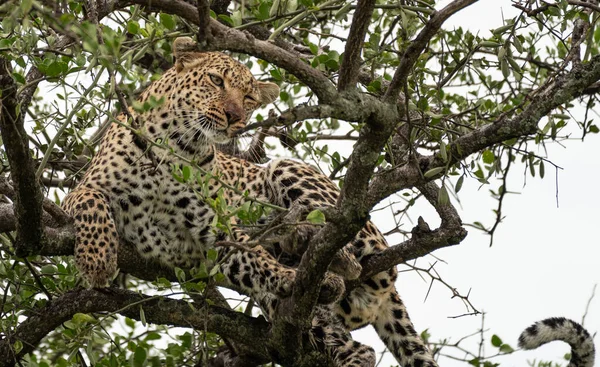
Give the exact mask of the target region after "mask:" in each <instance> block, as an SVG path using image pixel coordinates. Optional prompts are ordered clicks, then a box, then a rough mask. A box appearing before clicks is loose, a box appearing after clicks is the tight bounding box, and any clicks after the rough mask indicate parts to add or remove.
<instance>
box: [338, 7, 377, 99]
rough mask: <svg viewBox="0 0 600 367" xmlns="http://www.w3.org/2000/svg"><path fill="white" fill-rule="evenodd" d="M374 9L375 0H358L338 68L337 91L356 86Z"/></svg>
mask: <svg viewBox="0 0 600 367" xmlns="http://www.w3.org/2000/svg"><path fill="white" fill-rule="evenodd" d="M374 9H375V0H359V1H358V4H357V6H356V10H355V11H354V15H353V16H352V24H351V25H350V33H349V34H348V40H347V42H346V48H345V49H344V59H343V61H342V65H341V67H340V77H339V79H338V90H340V91H343V90H346V89H348V88H352V87H354V86H356V82H357V80H358V70H359V69H360V63H361V58H360V54H361V51H362V46H363V42H364V40H365V34H366V33H367V30H368V29H369V24H370V23H371V15H372V14H373V10H374Z"/></svg>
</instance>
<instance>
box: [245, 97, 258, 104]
mask: <svg viewBox="0 0 600 367" xmlns="http://www.w3.org/2000/svg"><path fill="white" fill-rule="evenodd" d="M244 100H245V101H246V102H250V103H258V101H257V100H256V98H254V97H252V96H246V97H244Z"/></svg>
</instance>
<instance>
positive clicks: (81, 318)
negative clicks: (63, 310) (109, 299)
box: [71, 312, 96, 325]
mask: <svg viewBox="0 0 600 367" xmlns="http://www.w3.org/2000/svg"><path fill="white" fill-rule="evenodd" d="M71 320H72V321H73V322H74V323H75V324H77V325H81V324H85V323H95V322H96V319H95V318H94V317H93V316H91V315H88V314H85V313H80V312H78V313H76V314H75V315H73V318H72V319H71Z"/></svg>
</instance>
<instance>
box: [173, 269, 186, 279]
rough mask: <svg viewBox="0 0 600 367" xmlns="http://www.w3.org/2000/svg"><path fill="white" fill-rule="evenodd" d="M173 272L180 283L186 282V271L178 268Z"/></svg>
mask: <svg viewBox="0 0 600 367" xmlns="http://www.w3.org/2000/svg"><path fill="white" fill-rule="evenodd" d="M173 270H174V271H175V276H176V277H177V280H179V281H180V282H185V271H183V269H181V268H178V267H175V269H173Z"/></svg>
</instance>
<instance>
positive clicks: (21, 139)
mask: <svg viewBox="0 0 600 367" xmlns="http://www.w3.org/2000/svg"><path fill="white" fill-rule="evenodd" d="M11 72H12V68H11V66H10V62H9V61H7V60H6V59H4V58H3V57H0V88H1V92H2V100H1V107H2V111H0V129H1V130H2V141H3V143H4V148H5V149H6V155H7V157H8V161H9V164H10V167H11V168H12V170H11V174H12V178H13V181H14V182H15V186H16V195H15V198H14V200H15V216H16V225H17V228H16V230H17V243H16V249H15V250H16V254H17V256H28V255H29V254H32V253H35V252H37V251H38V250H39V247H40V240H41V239H42V235H43V232H42V190H41V187H40V185H39V183H38V180H37V179H36V178H35V165H34V163H33V159H32V158H31V154H30V152H29V141H28V139H27V132H26V131H25V127H24V118H23V113H22V110H21V101H20V100H19V99H18V98H17V86H16V84H15V81H14V79H13V78H12V75H11ZM17 168H18V169H17Z"/></svg>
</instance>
